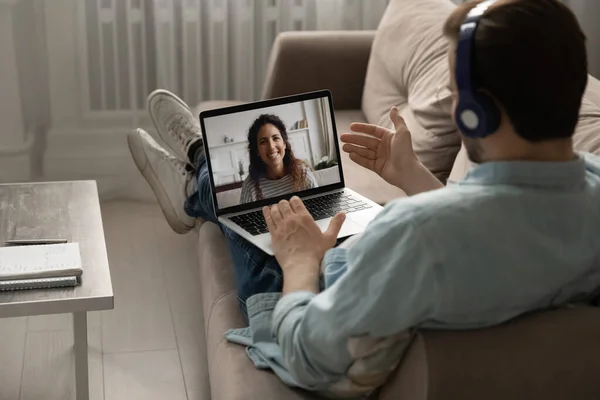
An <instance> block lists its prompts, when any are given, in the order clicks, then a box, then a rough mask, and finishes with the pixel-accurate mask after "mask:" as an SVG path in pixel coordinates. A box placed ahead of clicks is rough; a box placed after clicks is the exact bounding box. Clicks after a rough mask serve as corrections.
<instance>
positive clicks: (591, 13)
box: [452, 0, 600, 79]
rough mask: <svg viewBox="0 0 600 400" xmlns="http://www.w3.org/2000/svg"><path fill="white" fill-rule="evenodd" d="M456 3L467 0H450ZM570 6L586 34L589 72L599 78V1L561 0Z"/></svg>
mask: <svg viewBox="0 0 600 400" xmlns="http://www.w3.org/2000/svg"><path fill="white" fill-rule="evenodd" d="M452 1H453V2H454V3H456V4H460V3H464V2H466V1H467V0H452ZM561 1H562V2H563V3H565V4H566V5H567V6H569V7H570V8H571V10H572V11H573V13H574V14H575V16H577V19H578V20H579V23H580V24H581V27H582V28H583V31H584V32H585V34H586V36H587V51H588V62H589V72H590V74H592V75H593V76H595V77H596V78H599V79H600V24H598V20H599V19H600V1H599V0H561Z"/></svg>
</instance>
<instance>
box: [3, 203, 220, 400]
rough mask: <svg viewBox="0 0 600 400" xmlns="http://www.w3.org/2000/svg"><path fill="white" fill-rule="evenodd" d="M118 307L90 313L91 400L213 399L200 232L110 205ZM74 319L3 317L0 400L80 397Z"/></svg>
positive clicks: (132, 207)
mask: <svg viewBox="0 0 600 400" xmlns="http://www.w3.org/2000/svg"><path fill="white" fill-rule="evenodd" d="M102 214H103V220H104V232H105V235H106V242H107V250H108V258H109V261H110V269H111V275H112V283H113V289H114V294H115V309H114V310H113V311H106V312H101V313H90V314H89V317H88V341H89V368H90V392H91V393H90V399H91V400H102V399H105V400H121V399H122V400H134V399H143V400H155V399H156V400H164V399H169V400H184V399H188V400H205V399H209V397H210V395H209V393H210V392H209V386H208V375H207V370H206V365H205V363H206V361H205V347H204V325H203V320H202V303H201V294H200V285H199V277H198V275H199V272H198V265H197V261H196V250H195V246H196V235H195V234H194V233H190V234H188V235H183V236H181V235H177V234H175V233H173V232H172V231H171V230H170V228H169V227H168V226H167V224H166V222H165V220H164V218H163V216H162V214H161V213H160V210H159V209H158V207H157V206H156V205H153V204H145V203H138V202H109V203H105V204H103V206H102ZM71 327H72V321H71V316H70V315H55V316H43V317H29V318H11V319H0V400H17V399H20V400H42V399H43V400H74V399H75V396H74V372H73V368H74V366H73V334H72V330H71Z"/></svg>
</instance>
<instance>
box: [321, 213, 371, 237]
mask: <svg viewBox="0 0 600 400" xmlns="http://www.w3.org/2000/svg"><path fill="white" fill-rule="evenodd" d="M316 222H317V225H318V226H319V228H321V231H323V232H325V231H326V230H327V228H328V227H329V223H330V222H331V218H326V219H320V220H318V221H316ZM362 231H364V228H363V227H361V226H360V225H359V224H357V223H356V222H354V221H352V220H351V219H349V218H348V217H346V220H345V221H344V225H342V230H341V231H340V234H339V235H338V237H346V236H350V235H356V234H357V233H361V232H362Z"/></svg>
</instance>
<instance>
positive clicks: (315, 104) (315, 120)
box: [304, 100, 327, 165]
mask: <svg viewBox="0 0 600 400" xmlns="http://www.w3.org/2000/svg"><path fill="white" fill-rule="evenodd" d="M304 112H305V114H306V120H307V121H308V134H309V137H310V143H311V146H312V151H313V159H312V162H313V165H314V164H316V163H318V162H319V160H320V159H321V158H323V157H324V156H326V155H327V154H326V153H325V143H324V139H323V123H322V121H323V117H322V112H321V110H320V108H319V101H318V100H309V101H305V102H304Z"/></svg>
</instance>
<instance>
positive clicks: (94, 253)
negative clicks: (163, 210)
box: [0, 181, 114, 400]
mask: <svg viewBox="0 0 600 400" xmlns="http://www.w3.org/2000/svg"><path fill="white" fill-rule="evenodd" d="M39 238H51V239H67V240H68V241H69V242H78V243H79V248H80V251H81V259H82V263H83V271H84V272H83V276H82V283H81V285H80V286H78V287H76V288H70V289H49V290H24V291H18V292H0V318H8V317H24V316H32V315H45V314H63V313H72V314H73V334H74V335H73V337H74V342H75V343H74V344H75V345H74V347H75V387H76V395H77V400H87V399H89V377H88V343H87V312H88V311H99V310H110V309H113V308H114V298H113V290H112V283H111V279H110V270H109V267H108V258H107V255H106V244H105V241H104V231H103V229H102V216H101V214H100V202H99V201H98V189H97V186H96V182H94V181H76V182H49V183H27V184H1V185H0V245H2V244H3V243H4V241H5V240H9V239H39Z"/></svg>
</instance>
